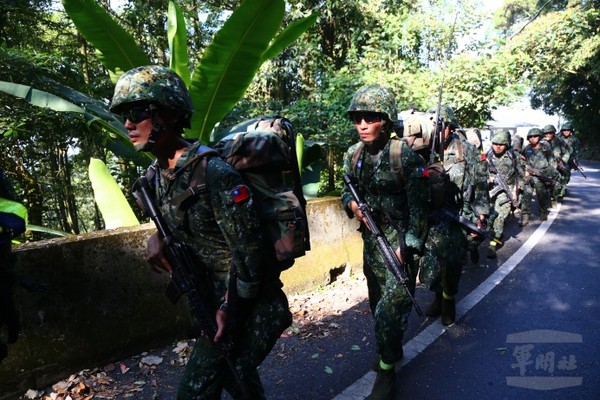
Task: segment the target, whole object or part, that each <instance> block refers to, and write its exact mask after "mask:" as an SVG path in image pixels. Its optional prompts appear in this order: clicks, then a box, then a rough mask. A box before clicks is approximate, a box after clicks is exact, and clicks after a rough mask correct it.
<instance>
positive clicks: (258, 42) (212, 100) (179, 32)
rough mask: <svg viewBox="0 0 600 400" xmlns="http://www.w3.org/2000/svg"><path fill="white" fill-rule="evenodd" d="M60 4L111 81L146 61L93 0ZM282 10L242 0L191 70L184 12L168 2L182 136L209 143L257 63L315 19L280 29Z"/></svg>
mask: <svg viewBox="0 0 600 400" xmlns="http://www.w3.org/2000/svg"><path fill="white" fill-rule="evenodd" d="M62 3H63V7H64V9H65V11H66V12H67V14H68V15H69V16H70V17H71V19H72V20H73V22H74V23H75V26H76V27H77V30H78V31H79V32H80V33H81V35H82V36H83V37H84V38H85V39H86V40H87V41H88V42H90V44H92V46H94V48H95V49H96V51H97V52H98V53H99V59H100V61H101V62H102V64H103V65H104V66H105V67H106V68H107V69H108V70H109V71H110V72H111V77H112V78H113V79H116V78H117V77H118V76H119V75H120V74H121V73H122V72H123V71H127V70H129V69H131V68H134V67H138V66H141V65H145V64H148V63H149V62H148V61H147V59H146V58H144V57H141V55H140V52H141V50H139V47H138V46H137V44H136V43H135V40H134V39H133V37H132V36H131V35H129V34H127V32H125V31H124V30H123V29H122V28H121V27H120V26H119V25H118V24H117V23H116V22H115V21H114V20H113V19H112V18H111V17H110V16H109V15H108V14H106V12H105V11H104V9H102V7H101V6H100V5H99V4H98V3H96V2H95V1H94V0H62ZM284 12H285V1H284V0H245V1H244V2H242V4H241V5H240V6H239V7H238V8H237V9H235V10H234V12H233V13H232V14H231V16H230V17H229V18H228V19H227V21H226V22H225V24H224V25H223V26H222V27H221V29H219V31H218V32H217V33H216V34H215V36H214V38H213V41H212V42H211V44H210V45H209V46H208V47H207V48H206V49H205V51H204V53H203V55H202V59H201V60H200V63H199V64H198V66H197V67H196V68H195V69H194V71H193V72H192V73H190V72H189V71H190V70H189V55H188V53H187V30H186V28H185V21H184V19H183V13H182V12H181V9H180V7H179V6H178V5H177V3H176V2H173V1H170V2H169V9H168V17H169V19H168V28H167V35H168V42H169V47H170V48H169V50H170V52H169V53H170V54H171V59H170V63H169V66H170V68H171V69H173V70H174V71H176V72H177V73H178V74H179V75H180V76H181V77H182V79H183V80H184V81H185V82H186V84H187V85H188V89H189V92H190V96H191V98H192V104H193V106H194V110H195V112H194V114H193V116H192V127H191V129H189V130H187V131H186V137H188V138H190V139H199V140H200V141H201V142H203V143H208V141H209V138H210V134H211V132H212V129H213V127H214V126H215V124H216V123H218V122H219V121H221V120H222V119H223V117H224V116H225V115H226V114H227V113H228V112H229V111H230V110H231V109H232V108H233V107H234V106H235V105H236V104H237V102H238V101H239V100H240V99H241V98H242V97H243V95H244V93H245V92H246V89H247V88H248V86H249V85H250V83H251V82H252V79H253V78H254V76H255V75H256V73H257V71H258V69H259V68H260V66H261V65H262V64H263V63H264V62H265V61H267V60H268V59H271V58H273V57H276V56H277V55H279V54H280V53H281V51H283V50H284V49H285V48H286V47H287V46H289V45H290V44H291V43H293V42H294V41H295V40H296V39H297V38H298V37H300V35H302V34H303V33H304V32H305V31H306V30H308V29H309V28H310V27H311V26H312V25H314V23H315V22H316V20H317V17H318V14H317V13H313V14H311V15H310V16H308V17H305V18H300V19H298V20H296V21H294V22H293V23H291V24H290V25H288V26H287V28H285V29H283V30H280V29H281V26H282V24H283V16H284ZM98 21H102V23H101V24H99V23H98Z"/></svg>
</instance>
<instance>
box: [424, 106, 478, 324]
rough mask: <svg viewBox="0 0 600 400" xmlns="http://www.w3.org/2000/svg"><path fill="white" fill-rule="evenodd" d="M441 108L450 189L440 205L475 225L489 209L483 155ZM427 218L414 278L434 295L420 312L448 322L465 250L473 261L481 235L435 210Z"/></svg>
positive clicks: (447, 110) (451, 320) (449, 112)
mask: <svg viewBox="0 0 600 400" xmlns="http://www.w3.org/2000/svg"><path fill="white" fill-rule="evenodd" d="M441 110H442V111H443V113H442V114H441V116H440V117H441V120H442V121H444V122H445V125H446V126H448V127H449V128H450V130H451V132H450V133H449V134H448V136H447V137H446V138H445V140H443V142H441V143H442V145H443V146H442V147H443V154H442V159H441V160H440V161H441V163H442V165H443V168H444V170H445V171H446V173H447V175H448V177H449V179H450V188H449V192H448V193H446V194H445V196H444V198H445V205H444V208H446V209H450V210H451V211H452V212H453V213H456V214H458V215H460V216H462V217H464V218H466V219H468V220H470V221H472V222H473V223H478V221H479V216H480V215H484V216H488V215H489V211H490V205H489V195H488V191H487V179H488V178H487V173H486V172H484V171H486V169H487V165H483V164H485V157H482V155H481V153H480V152H479V150H477V149H476V148H475V146H473V145H472V144H470V143H468V142H467V141H465V140H464V139H461V137H460V136H459V135H458V134H457V133H456V132H454V131H453V130H454V129H455V128H457V127H458V121H457V119H456V117H455V116H454V112H453V111H452V109H451V108H449V107H447V106H446V107H444V108H442V109H441ZM444 110H445V111H444ZM436 120H437V118H436ZM436 141H439V140H436ZM432 193H433V192H432ZM429 221H430V228H429V231H428V235H427V240H426V242H425V251H424V255H423V257H422V258H421V260H420V267H421V272H420V274H419V279H420V281H421V282H423V283H424V284H426V285H428V286H429V289H430V290H432V291H434V292H435V294H436V297H435V300H434V301H433V302H432V303H431V304H430V305H429V307H428V308H427V310H426V311H425V313H426V315H428V316H431V317H437V316H439V315H441V316H442V323H443V324H444V325H450V324H452V323H454V320H455V300H454V296H455V295H456V293H458V285H459V281H460V276H461V274H462V268H463V264H464V262H465V259H466V258H467V252H470V253H471V259H472V261H473V262H477V259H478V254H479V253H478V250H477V246H478V245H479V244H480V243H481V241H482V240H483V239H484V238H483V237H482V236H478V237H476V238H473V237H472V236H471V234H470V232H469V231H467V229H466V228H465V227H464V226H463V225H461V224H459V223H458V222H456V221H454V220H453V219H451V218H449V217H448V216H446V215H445V214H443V213H442V212H441V211H440V210H433V211H432V213H431V215H430V218H429Z"/></svg>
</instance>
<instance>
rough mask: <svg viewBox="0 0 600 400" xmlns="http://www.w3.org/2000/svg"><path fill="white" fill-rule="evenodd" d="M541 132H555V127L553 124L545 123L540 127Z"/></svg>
mask: <svg viewBox="0 0 600 400" xmlns="http://www.w3.org/2000/svg"><path fill="white" fill-rule="evenodd" d="M542 132H543V133H556V127H555V126H554V125H546V126H545V127H543V128H542Z"/></svg>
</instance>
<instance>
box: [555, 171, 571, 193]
mask: <svg viewBox="0 0 600 400" xmlns="http://www.w3.org/2000/svg"><path fill="white" fill-rule="evenodd" d="M570 180H571V170H570V169H569V168H566V169H565V170H563V171H561V173H560V177H559V185H558V190H557V191H555V195H556V196H555V197H564V196H565V194H566V192H567V184H568V183H569V181H570Z"/></svg>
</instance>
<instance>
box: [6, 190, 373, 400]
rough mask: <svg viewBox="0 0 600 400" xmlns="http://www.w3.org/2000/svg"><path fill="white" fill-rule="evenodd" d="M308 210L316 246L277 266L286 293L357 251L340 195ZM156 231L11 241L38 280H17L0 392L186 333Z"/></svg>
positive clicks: (20, 265) (308, 284)
mask: <svg viewBox="0 0 600 400" xmlns="http://www.w3.org/2000/svg"><path fill="white" fill-rule="evenodd" d="M308 218H309V227H310V231H311V244H312V249H311V251H310V252H308V253H307V255H306V256H304V257H302V258H300V259H298V260H297V261H296V264H295V265H294V266H293V267H292V268H291V269H289V270H287V271H285V272H284V273H283V275H282V279H283V281H284V284H285V290H286V292H287V293H288V294H292V293H297V292H303V291H307V290H310V289H312V288H314V287H316V286H318V285H324V284H327V283H329V282H330V280H331V277H332V275H335V273H336V272H337V271H339V270H340V269H341V268H342V267H345V268H353V267H354V268H355V267H356V266H359V265H360V263H361V260H362V241H361V239H360V235H359V234H358V232H356V228H357V222H356V220H349V219H348V218H347V216H346V214H345V212H344V211H343V210H342V209H341V206H340V202H339V199H338V198H326V199H316V200H312V201H310V202H309V205H308ZM153 231H154V229H153V225H152V224H145V225H142V226H139V227H135V228H124V229H116V230H111V231H102V232H96V233H92V234H85V235H78V236H74V237H69V238H61V239H53V240H46V241H40V242H34V243H28V244H24V245H21V246H19V247H17V248H16V249H14V250H15V255H16V257H17V269H16V270H17V272H18V274H19V276H20V277H21V278H23V279H22V281H24V282H25V283H26V284H27V285H28V286H33V287H38V290H34V291H32V290H30V289H26V288H24V287H17V288H16V291H15V300H16V304H17V305H18V312H19V315H20V320H21V324H22V331H21V335H20V337H19V340H18V341H17V343H15V344H12V345H9V356H8V357H7V358H6V359H5V360H4V361H3V362H2V363H1V364H0V399H10V398H16V397H18V395H20V394H23V393H24V392H25V391H26V390H27V389H29V388H41V387H44V386H46V385H48V384H51V383H54V382H56V381H57V380H60V379H63V378H65V376H67V375H68V374H70V373H73V372H76V371H79V370H81V369H83V368H92V367H96V366H100V365H102V363H104V362H108V361H116V360H119V359H121V358H125V357H128V356H130V355H133V354H137V353H140V352H142V351H145V350H148V349H151V348H154V347H158V346H164V345H167V344H168V343H172V342H173V341H174V340H177V339H181V338H183V337H185V336H186V335H187V333H188V329H189V316H188V313H187V309H186V307H185V302H184V301H180V302H179V304H177V305H172V304H171V303H169V301H168V300H167V299H166V297H165V296H164V288H165V286H166V284H167V283H168V279H169V278H168V276H167V275H166V274H155V273H153V272H151V271H150V269H149V268H148V266H147V264H146V263H145V261H144V254H145V243H146V239H147V237H148V236H149V235H150V234H151V233H152V232H153Z"/></svg>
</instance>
